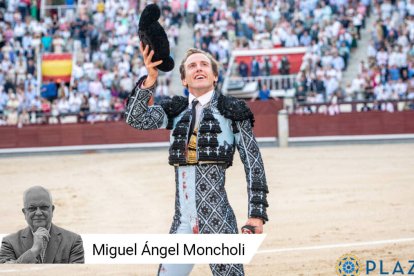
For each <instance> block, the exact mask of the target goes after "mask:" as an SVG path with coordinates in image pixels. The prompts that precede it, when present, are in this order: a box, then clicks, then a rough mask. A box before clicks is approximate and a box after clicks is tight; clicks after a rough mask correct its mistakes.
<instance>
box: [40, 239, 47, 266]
mask: <svg viewBox="0 0 414 276" xmlns="http://www.w3.org/2000/svg"><path fill="white" fill-rule="evenodd" d="M47 244H48V242H47V240H46V239H43V245H42V251H41V253H40V259H41V261H42V263H45V255H46V248H47Z"/></svg>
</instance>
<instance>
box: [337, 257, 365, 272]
mask: <svg viewBox="0 0 414 276" xmlns="http://www.w3.org/2000/svg"><path fill="white" fill-rule="evenodd" d="M359 264H360V261H359V259H358V258H357V257H356V256H355V255H352V254H345V255H342V256H341V257H340V258H339V259H338V261H337V263H336V274H337V275H339V276H358V275H359V274H360V273H361V267H360V265H359Z"/></svg>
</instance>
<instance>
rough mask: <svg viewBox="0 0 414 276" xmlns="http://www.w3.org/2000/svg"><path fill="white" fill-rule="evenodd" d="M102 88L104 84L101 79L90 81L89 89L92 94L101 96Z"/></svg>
mask: <svg viewBox="0 0 414 276" xmlns="http://www.w3.org/2000/svg"><path fill="white" fill-rule="evenodd" d="M102 90H103V86H102V83H101V82H100V81H99V80H94V81H91V82H90V83H89V88H88V91H89V93H90V94H91V95H96V96H99V94H100V93H101V91H102Z"/></svg>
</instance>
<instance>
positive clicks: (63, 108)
mask: <svg viewBox="0 0 414 276" xmlns="http://www.w3.org/2000/svg"><path fill="white" fill-rule="evenodd" d="M57 108H58V111H59V113H60V114H62V113H68V112H69V102H68V101H67V100H66V98H64V97H63V98H60V99H59V101H58V105H57Z"/></svg>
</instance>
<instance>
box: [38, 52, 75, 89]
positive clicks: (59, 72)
mask: <svg viewBox="0 0 414 276" xmlns="http://www.w3.org/2000/svg"><path fill="white" fill-rule="evenodd" d="M71 74H72V54H44V55H43V58H42V77H43V80H50V81H54V82H61V81H64V82H69V81H70V77H71Z"/></svg>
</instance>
